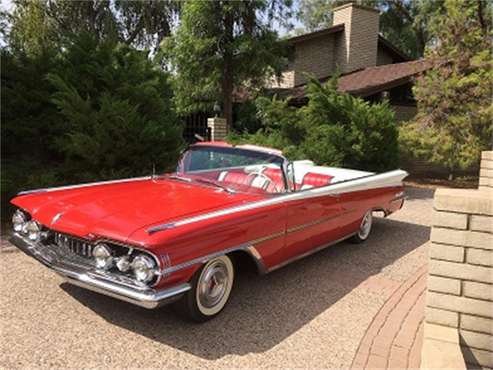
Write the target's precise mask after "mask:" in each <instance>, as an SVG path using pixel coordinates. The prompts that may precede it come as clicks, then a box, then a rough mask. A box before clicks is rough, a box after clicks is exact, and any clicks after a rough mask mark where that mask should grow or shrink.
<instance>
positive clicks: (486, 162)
mask: <svg viewBox="0 0 493 370" xmlns="http://www.w3.org/2000/svg"><path fill="white" fill-rule="evenodd" d="M479 188H480V189H488V188H489V189H493V151H491V152H483V153H482V156H481V169H480V170H479Z"/></svg>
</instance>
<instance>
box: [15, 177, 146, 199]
mask: <svg viewBox="0 0 493 370" xmlns="http://www.w3.org/2000/svg"><path fill="white" fill-rule="evenodd" d="M151 178H152V176H143V177H129V178H126V179H118V180H108V181H97V182H86V183H83V184H77V185H65V186H56V187H52V188H39V189H32V190H24V191H21V192H19V193H17V195H27V194H33V193H44V192H49V191H58V190H69V189H77V188H84V187H87V186H95V185H107V184H118V183H120V182H129V181H140V180H150V179H151Z"/></svg>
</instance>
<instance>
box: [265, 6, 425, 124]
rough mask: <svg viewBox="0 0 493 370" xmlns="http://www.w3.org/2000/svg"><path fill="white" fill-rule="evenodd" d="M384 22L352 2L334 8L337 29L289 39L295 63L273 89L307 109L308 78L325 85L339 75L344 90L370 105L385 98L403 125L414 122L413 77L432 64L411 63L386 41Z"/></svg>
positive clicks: (412, 61) (334, 20)
mask: <svg viewBox="0 0 493 370" xmlns="http://www.w3.org/2000/svg"><path fill="white" fill-rule="evenodd" d="M379 18H380V16H379V13H378V10H376V9H372V8H368V7H365V6H361V5H357V4H353V3H349V4H345V5H342V6H339V7H337V8H334V9H333V25H332V27H329V28H327V29H323V30H320V31H316V32H312V33H307V34H304V35H301V36H296V37H293V38H290V39H288V43H289V44H290V46H291V47H292V48H293V58H292V60H291V62H290V63H289V65H288V67H287V69H286V71H285V72H284V73H283V75H282V77H281V78H280V79H279V80H272V81H271V82H270V83H269V86H268V87H269V88H270V89H271V90H272V91H274V92H276V93H278V94H279V95H281V96H292V97H293V100H292V101H293V104H296V105H304V104H305V103H306V97H305V86H306V82H307V75H311V76H314V77H315V78H317V79H319V80H320V81H324V80H327V79H328V78H330V77H331V76H333V75H334V74H335V73H337V72H338V73H340V75H341V76H340V78H339V82H338V89H339V90H340V91H344V92H349V93H351V94H353V95H356V96H360V97H362V98H364V99H365V100H368V101H380V100H381V99H382V98H383V97H386V98H387V99H389V102H390V104H391V106H392V107H393V109H394V110H395V112H396V118H397V120H398V121H403V120H408V119H411V118H412V117H414V115H415V114H416V102H415V101H414V98H413V94H412V86H413V81H414V78H415V77H416V75H418V74H419V73H421V72H423V71H424V70H426V69H428V68H429V67H430V65H429V63H427V62H426V61H424V60H411V59H410V58H409V57H408V56H407V55H405V54H404V53H402V52H401V51H399V49H398V48H396V47H395V46H394V45H392V43H390V42H389V41H388V40H386V39H385V38H384V37H383V36H381V35H380V34H379V32H378V31H379Z"/></svg>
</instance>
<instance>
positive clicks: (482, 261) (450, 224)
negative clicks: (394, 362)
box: [422, 152, 493, 369]
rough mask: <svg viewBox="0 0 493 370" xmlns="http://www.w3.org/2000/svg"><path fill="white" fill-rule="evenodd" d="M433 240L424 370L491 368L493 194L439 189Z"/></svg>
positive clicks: (492, 192)
mask: <svg viewBox="0 0 493 370" xmlns="http://www.w3.org/2000/svg"><path fill="white" fill-rule="evenodd" d="M492 154H493V152H488V153H486V154H484V155H483V159H484V158H491V157H490V156H491V155H492ZM484 160H489V159H484ZM488 165H489V164H488ZM430 239H431V246H430V252H429V258H430V259H429V272H428V273H429V276H428V291H427V303H426V312H425V341H424V344H423V351H422V368H426V369H430V368H465V367H466V366H468V365H469V364H472V365H479V366H483V367H493V191H492V190H491V188H488V189H487V188H481V189H479V190H463V189H438V190H437V191H436V193H435V199H434V217H433V227H432V230H431V237H430Z"/></svg>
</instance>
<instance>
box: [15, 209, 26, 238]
mask: <svg viewBox="0 0 493 370" xmlns="http://www.w3.org/2000/svg"><path fill="white" fill-rule="evenodd" d="M27 222H28V217H27V215H26V213H25V212H23V211H21V210H20V209H18V210H17V211H15V212H14V214H13V215H12V228H13V229H14V231H15V232H16V233H20V232H22V231H23V229H24V227H25V226H26V223H27Z"/></svg>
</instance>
